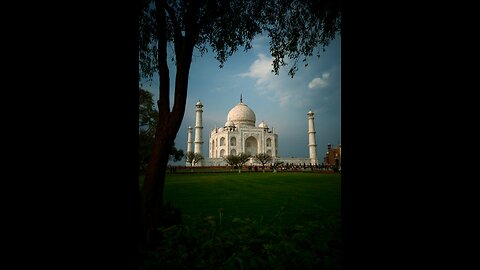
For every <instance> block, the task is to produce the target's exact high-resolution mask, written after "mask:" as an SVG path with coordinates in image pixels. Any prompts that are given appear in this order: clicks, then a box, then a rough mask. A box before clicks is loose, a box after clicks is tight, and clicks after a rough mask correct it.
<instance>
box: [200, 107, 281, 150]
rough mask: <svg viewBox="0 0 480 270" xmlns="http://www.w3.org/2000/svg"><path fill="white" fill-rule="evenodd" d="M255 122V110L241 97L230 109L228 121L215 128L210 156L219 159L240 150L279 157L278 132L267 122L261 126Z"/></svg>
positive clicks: (211, 137)
mask: <svg viewBox="0 0 480 270" xmlns="http://www.w3.org/2000/svg"><path fill="white" fill-rule="evenodd" d="M255 122H256V117H255V113H254V112H253V111H252V109H250V108H249V107H248V106H247V105H246V104H245V103H243V101H242V100H240V103H239V104H237V105H236V106H235V107H233V108H232V109H231V110H230V112H229V113H228V116H227V122H225V125H224V126H223V127H220V128H214V129H212V130H211V132H210V139H209V148H208V157H209V158H212V159H216V158H223V157H225V156H227V155H238V154H240V153H247V154H249V155H252V156H253V155H255V154H259V153H266V154H269V155H271V156H272V157H274V158H276V157H278V134H276V133H275V131H274V129H271V130H270V128H269V127H268V125H267V124H266V123H265V122H263V121H262V122H261V123H260V124H259V125H258V126H255Z"/></svg>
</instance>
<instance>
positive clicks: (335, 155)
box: [323, 143, 342, 167]
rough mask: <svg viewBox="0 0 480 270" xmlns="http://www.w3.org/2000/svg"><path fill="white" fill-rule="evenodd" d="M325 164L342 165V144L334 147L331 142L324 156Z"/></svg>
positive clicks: (331, 165) (329, 165)
mask: <svg viewBox="0 0 480 270" xmlns="http://www.w3.org/2000/svg"><path fill="white" fill-rule="evenodd" d="M323 164H324V165H326V166H328V167H341V164H342V145H341V144H339V145H338V147H337V148H333V147H332V144H331V143H329V144H328V146H327V153H325V156H324V157H323Z"/></svg>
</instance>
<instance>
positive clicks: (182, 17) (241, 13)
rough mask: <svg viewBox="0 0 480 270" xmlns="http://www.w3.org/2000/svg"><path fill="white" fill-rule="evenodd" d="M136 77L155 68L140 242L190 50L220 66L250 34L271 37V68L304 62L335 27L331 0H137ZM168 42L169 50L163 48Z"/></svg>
mask: <svg viewBox="0 0 480 270" xmlns="http://www.w3.org/2000/svg"><path fill="white" fill-rule="evenodd" d="M139 27H140V31H139V33H140V35H139V50H140V54H139V56H140V57H139V59H140V72H141V74H140V76H141V77H142V78H152V76H153V75H154V74H156V73H158V74H159V77H160V81H159V100H158V101H157V104H158V110H159V114H158V122H157V123H158V124H157V126H156V129H155V141H154V144H153V148H152V152H151V156H150V160H149V162H148V167H147V170H146V174H145V182H144V188H143V191H142V209H143V212H142V217H143V222H144V223H143V224H144V225H145V227H144V228H145V238H144V240H145V241H146V242H145V243H144V244H153V239H155V235H156V234H157V227H158V225H159V221H160V217H161V208H162V206H163V191H164V185H165V174H166V168H167V162H168V157H169V155H168V153H169V149H170V147H171V146H172V145H173V142H174V140H175V137H176V135H177V132H178V130H179V128H180V125H181V123H182V119H183V116H184V113H185V106H186V99H187V90H188V76H189V72H190V65H191V62H192V54H193V51H194V49H195V48H196V49H198V51H199V52H200V53H201V54H203V53H205V52H207V51H208V50H209V49H211V50H212V51H213V52H214V53H215V54H216V59H218V61H219V63H220V67H222V66H223V64H224V63H225V61H226V60H227V58H228V57H229V56H231V55H232V54H233V53H235V52H236V51H237V50H238V49H239V48H242V47H243V48H244V50H245V51H247V50H248V49H250V48H251V43H250V42H251V41H252V40H253V39H254V38H255V36H256V35H258V34H260V33H262V32H263V33H265V34H266V35H268V37H269V38H270V52H271V54H272V57H273V59H274V60H273V70H272V71H273V72H275V73H276V74H278V71H279V69H280V67H282V66H285V65H287V62H285V58H286V57H287V58H289V59H292V61H293V62H292V63H289V64H291V67H290V71H289V74H290V75H291V76H293V75H294V74H295V71H296V70H297V69H298V61H299V60H301V63H302V64H303V63H305V64H304V65H307V63H306V59H307V57H308V56H311V55H313V53H314V50H315V48H316V47H317V46H319V45H321V46H323V48H324V47H325V46H327V45H328V44H329V42H330V41H331V40H332V39H334V38H335V35H336V34H337V33H338V32H339V30H340V4H339V2H337V1H332V0H327V1H316V0H306V1H293V0H290V1H289V0H225V1H217V0H154V1H151V0H144V1H142V5H141V16H140V21H139ZM169 44H172V46H171V48H172V49H173V53H172V54H173V55H171V56H169V55H168V52H167V50H168V48H169ZM318 53H319V52H318ZM169 59H171V60H172V61H174V62H175V64H176V70H175V80H174V82H175V85H174V87H173V89H174V104H173V107H171V106H170V71H169V68H168V60H169Z"/></svg>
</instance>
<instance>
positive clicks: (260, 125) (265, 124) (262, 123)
mask: <svg viewBox="0 0 480 270" xmlns="http://www.w3.org/2000/svg"><path fill="white" fill-rule="evenodd" d="M258 127H259V128H268V126H267V123H265V122H264V121H262V122H261V123H260V124H259V125H258Z"/></svg>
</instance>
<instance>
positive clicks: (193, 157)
mask: <svg viewBox="0 0 480 270" xmlns="http://www.w3.org/2000/svg"><path fill="white" fill-rule="evenodd" d="M185 158H186V160H187V162H188V163H190V166H191V167H192V169H193V166H195V164H197V163H198V162H199V161H200V160H203V159H204V158H203V156H202V155H201V154H199V153H194V152H187V154H186V155H185Z"/></svg>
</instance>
